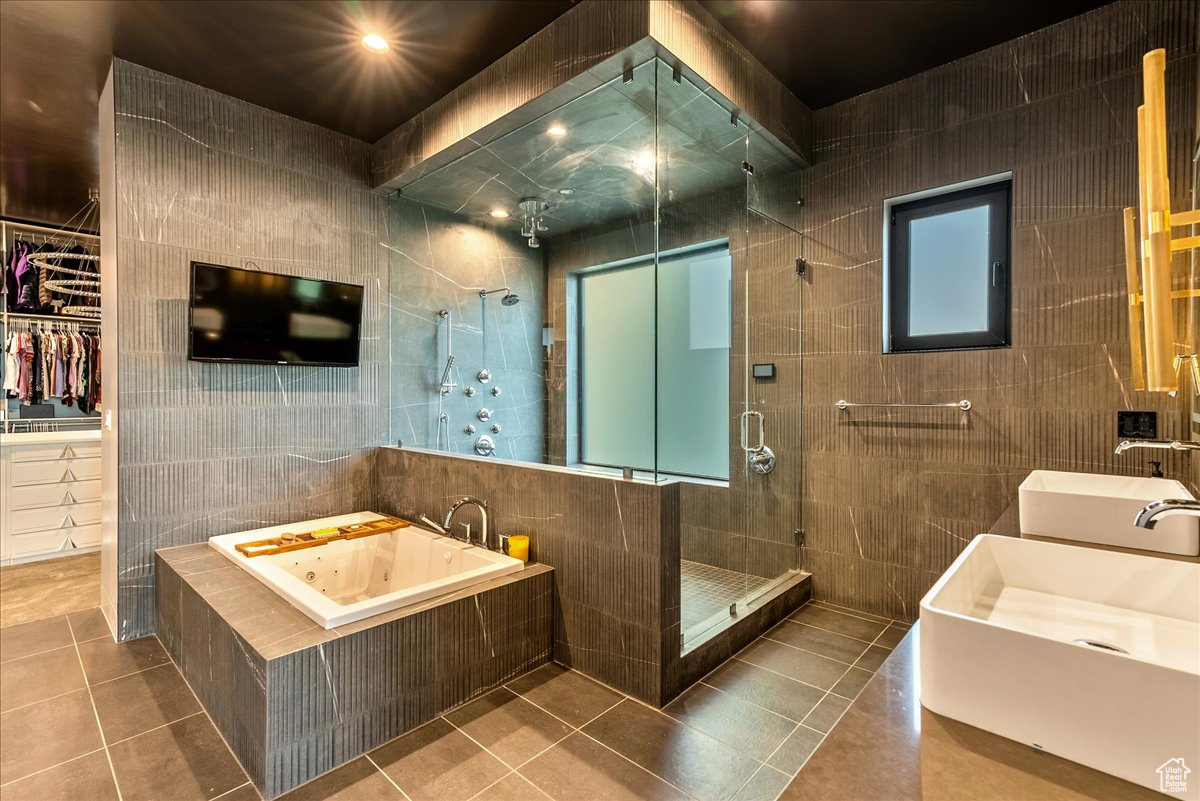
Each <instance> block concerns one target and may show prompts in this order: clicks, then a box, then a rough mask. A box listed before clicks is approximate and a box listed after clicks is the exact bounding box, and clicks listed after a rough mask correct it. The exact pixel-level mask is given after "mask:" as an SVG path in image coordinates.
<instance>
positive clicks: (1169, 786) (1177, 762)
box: [1158, 757, 1192, 793]
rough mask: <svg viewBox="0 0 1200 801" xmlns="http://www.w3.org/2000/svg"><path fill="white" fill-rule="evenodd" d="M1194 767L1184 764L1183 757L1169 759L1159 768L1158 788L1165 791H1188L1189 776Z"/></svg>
mask: <svg viewBox="0 0 1200 801" xmlns="http://www.w3.org/2000/svg"><path fill="white" fill-rule="evenodd" d="M1191 772H1192V769H1191V768H1189V767H1188V766H1187V765H1185V764H1183V757H1176V758H1175V759H1169V760H1167V761H1166V762H1164V763H1163V764H1162V767H1160V768H1159V769H1158V789H1159V790H1161V791H1162V792H1164V793H1186V792H1187V777H1188V774H1189V773H1191Z"/></svg>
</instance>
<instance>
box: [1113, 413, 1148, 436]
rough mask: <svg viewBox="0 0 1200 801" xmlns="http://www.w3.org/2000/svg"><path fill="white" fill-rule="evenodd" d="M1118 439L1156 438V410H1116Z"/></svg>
mask: <svg viewBox="0 0 1200 801" xmlns="http://www.w3.org/2000/svg"><path fill="white" fill-rule="evenodd" d="M1117 437H1118V438H1119V439H1158V412H1117Z"/></svg>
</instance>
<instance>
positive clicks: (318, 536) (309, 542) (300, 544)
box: [233, 517, 412, 558]
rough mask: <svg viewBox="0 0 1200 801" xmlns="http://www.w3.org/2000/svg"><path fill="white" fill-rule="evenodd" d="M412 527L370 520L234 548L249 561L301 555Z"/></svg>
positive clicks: (404, 522)
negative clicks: (328, 545) (307, 550)
mask: <svg viewBox="0 0 1200 801" xmlns="http://www.w3.org/2000/svg"><path fill="white" fill-rule="evenodd" d="M411 525H412V524H411V523H409V522H408V521H407V520H401V519H400V518H398V517H385V518H383V519H382V520H368V521H367V522H365V523H351V524H350V525H348V526H332V527H330V528H320V529H317V530H316V531H305V532H302V533H300V534H293V533H291V532H290V531H289V532H286V533H284V534H281V535H279V536H278V537H271V538H270V539H265V540H254V541H253V542H239V543H238V544H236V545H234V546H233V547H235V548H237V549H238V551H239V552H240V553H241V554H242V555H243V556H245V557H247V558H249V557H252V556H272V555H274V554H277V553H287V552H288V551H299V550H301V549H302V548H315V547H316V546H318V545H324V544H325V543H327V542H333V541H335V540H356V539H358V538H359V537H370V536H371V535H373V534H387V533H388V532H389V531H396V530H397V529H401V528H407V527H408V526H411Z"/></svg>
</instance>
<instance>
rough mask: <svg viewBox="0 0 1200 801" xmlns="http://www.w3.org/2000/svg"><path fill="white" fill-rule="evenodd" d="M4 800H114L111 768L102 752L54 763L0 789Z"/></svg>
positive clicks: (114, 787) (114, 789) (115, 788)
mask: <svg viewBox="0 0 1200 801" xmlns="http://www.w3.org/2000/svg"><path fill="white" fill-rule="evenodd" d="M0 798H3V799H4V801H85V800H86V801H118V799H119V796H118V795H117V785H116V784H114V783H113V775H112V768H110V767H109V765H108V757H107V756H105V754H104V752H103V751H93V752H92V753H90V754H87V755H85V756H81V757H76V758H75V759H72V760H71V761H70V762H64V763H62V764H61V765H55V766H54V767H52V768H50V769H49V770H44V771H42V772H41V773H35V774H33V775H32V776H27V777H25V778H24V779H19V780H17V781H15V782H13V783H12V784H9V785H5V786H4V788H3V789H0Z"/></svg>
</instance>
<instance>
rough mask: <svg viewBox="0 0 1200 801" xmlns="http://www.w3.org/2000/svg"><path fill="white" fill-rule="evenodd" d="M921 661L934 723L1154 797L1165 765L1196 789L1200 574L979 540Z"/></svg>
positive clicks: (1019, 542) (942, 585)
mask: <svg viewBox="0 0 1200 801" xmlns="http://www.w3.org/2000/svg"><path fill="white" fill-rule="evenodd" d="M1087 643H1092V644H1087ZM920 649H921V650H920V658H921V703H922V704H923V705H924V706H925V707H926V708H928V709H929V710H931V711H933V712H936V713H938V714H940V715H945V716H946V717H950V718H954V719H955V720H959V721H962V722H963V723H968V724H970V725H972V726H977V727H979V728H981V729H985V730H986V731H990V732H993V733H995V734H999V735H1001V736H1002V737H1008V738H1009V739H1012V740H1017V741H1019V742H1023V743H1028V744H1029V745H1031V746H1033V747H1034V748H1037V749H1040V750H1044V751H1048V752H1050V753H1052V754H1057V755H1058V756H1061V757H1063V758H1065V759H1069V760H1072V761H1074V762H1078V763H1081V764H1083V765H1087V766H1088V767H1091V768H1095V769H1096V770H1100V771H1103V772H1105V773H1110V774H1112V775H1114V776H1119V777H1121V778H1122V779H1126V780H1128V781H1130V782H1134V783H1135V784H1140V785H1142V786H1145V787H1149V788H1151V789H1154V790H1159V789H1160V786H1159V782H1160V777H1159V774H1158V773H1157V771H1158V769H1159V768H1160V767H1163V766H1164V764H1165V763H1167V762H1168V761H1169V760H1173V759H1183V761H1184V764H1185V765H1187V766H1188V767H1189V768H1190V769H1191V770H1194V771H1197V773H1193V774H1192V778H1193V779H1194V778H1195V777H1197V776H1200V564H1194V563H1189V562H1181V561H1176V560H1170V559H1160V558H1155V557H1151V556H1137V555H1133V554H1125V553H1118V552H1112V551H1101V550H1097V549H1090V548H1081V547H1076V546H1071V545H1059V544H1055V543H1048V542H1039V541H1037V540H1024V539H1019V538H1016V537H1002V536H997V535H994V534H982V535H980V536H978V537H976V538H975V539H974V540H973V541H972V542H971V544H970V545H968V546H967V548H966V550H964V551H963V552H962V554H960V555H959V557H958V559H956V560H955V561H954V564H953V565H951V566H950V569H949V570H948V571H946V573H945V575H943V576H942V577H941V578H940V579H939V580H938V582H937V583H936V584H934V585H933V588H932V589H931V590H930V591H929V592H928V594H926V596H925V597H924V598H923V599H922V600H921V629H920ZM1110 649H1119V650H1110ZM1172 797H1174V798H1184V799H1190V800H1191V801H1200V781H1194V780H1192V781H1188V792H1186V793H1174V794H1172Z"/></svg>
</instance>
